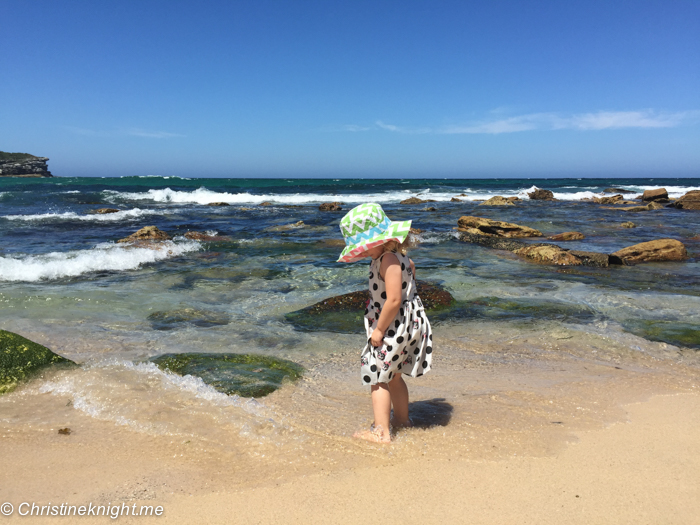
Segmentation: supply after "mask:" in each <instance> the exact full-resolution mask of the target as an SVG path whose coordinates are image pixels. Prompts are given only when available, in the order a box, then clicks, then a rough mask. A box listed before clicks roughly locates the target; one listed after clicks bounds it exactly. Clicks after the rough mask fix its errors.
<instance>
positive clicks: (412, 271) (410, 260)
mask: <svg viewBox="0 0 700 525" xmlns="http://www.w3.org/2000/svg"><path fill="white" fill-rule="evenodd" d="M408 262H410V263H411V273H412V274H413V278H414V279H415V278H416V265H415V264H413V259H409V260H408Z"/></svg>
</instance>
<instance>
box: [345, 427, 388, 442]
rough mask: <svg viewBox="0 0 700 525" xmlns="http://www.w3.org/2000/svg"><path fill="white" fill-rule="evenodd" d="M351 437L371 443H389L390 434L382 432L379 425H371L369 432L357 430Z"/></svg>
mask: <svg viewBox="0 0 700 525" xmlns="http://www.w3.org/2000/svg"><path fill="white" fill-rule="evenodd" d="M352 437H354V438H358V439H364V440H365V441H371V442H372V443H391V434H390V433H389V432H388V431H387V432H384V429H382V427H381V425H380V426H376V427H375V426H374V425H372V426H371V427H370V429H369V430H358V431H357V432H355V433H354V434H353V435H352Z"/></svg>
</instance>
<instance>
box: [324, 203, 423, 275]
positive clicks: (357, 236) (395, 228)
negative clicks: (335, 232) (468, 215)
mask: <svg viewBox="0 0 700 525" xmlns="http://www.w3.org/2000/svg"><path fill="white" fill-rule="evenodd" d="M410 229H411V221H397V222H391V221H390V220H389V217H387V216H386V213H384V210H383V209H382V207H381V206H380V205H379V204H375V203H367V204H360V205H359V206H356V207H355V208H353V209H352V210H350V211H349V212H348V213H347V214H346V215H345V217H343V218H342V219H341V220H340V233H342V234H343V237H345V249H344V250H343V253H341V254H340V258H339V259H338V262H353V261H355V260H357V259H359V258H360V256H361V255H362V254H363V253H364V252H366V251H367V250H371V249H372V248H374V247H375V246H379V245H380V244H384V243H385V242H389V241H397V242H399V243H401V242H403V241H405V240H406V237H408V234H409V233H410Z"/></svg>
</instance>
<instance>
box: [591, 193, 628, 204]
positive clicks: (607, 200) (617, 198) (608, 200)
mask: <svg viewBox="0 0 700 525" xmlns="http://www.w3.org/2000/svg"><path fill="white" fill-rule="evenodd" d="M623 199H624V197H623V196H622V195H613V196H612V197H593V202H597V203H598V204H619V203H620V202H622V201H623Z"/></svg>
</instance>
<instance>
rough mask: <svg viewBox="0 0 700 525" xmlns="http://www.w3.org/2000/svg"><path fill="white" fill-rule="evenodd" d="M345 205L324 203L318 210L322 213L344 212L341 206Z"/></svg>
mask: <svg viewBox="0 0 700 525" xmlns="http://www.w3.org/2000/svg"><path fill="white" fill-rule="evenodd" d="M341 204H343V203H342V202H324V203H323V204H321V205H320V206H319V207H318V209H319V210H321V211H343V208H342V207H341V206H340V205H341Z"/></svg>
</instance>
